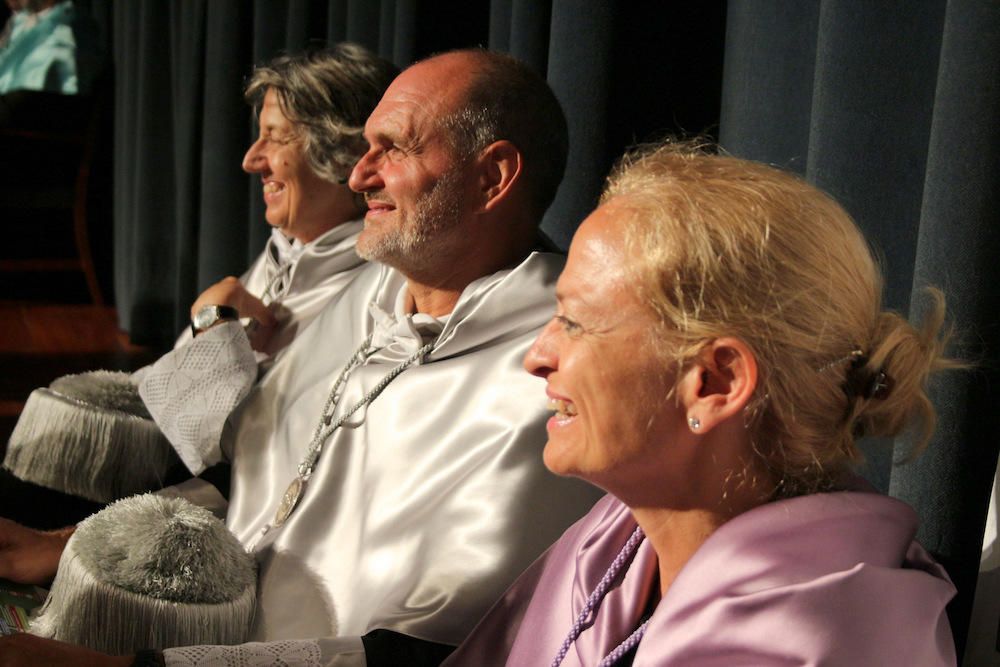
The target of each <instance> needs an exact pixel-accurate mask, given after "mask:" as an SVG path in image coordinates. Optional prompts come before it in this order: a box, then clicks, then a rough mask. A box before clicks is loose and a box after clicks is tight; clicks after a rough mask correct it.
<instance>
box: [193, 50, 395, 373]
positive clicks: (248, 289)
mask: <svg viewBox="0 0 1000 667" xmlns="http://www.w3.org/2000/svg"><path fill="white" fill-rule="evenodd" d="M396 74H397V69H396V68H395V66H393V65H392V64H391V63H389V62H387V61H385V60H382V59H381V58H379V57H377V56H375V55H373V54H371V53H369V52H368V51H367V50H365V49H363V48H362V47H360V46H357V45H354V44H339V45H337V46H334V47H332V48H330V49H325V50H321V51H311V52H305V53H301V54H295V55H283V56H279V57H277V58H275V59H273V60H271V61H270V62H268V63H267V64H265V65H263V66H260V67H257V68H256V69H255V70H254V73H253V76H252V77H251V79H250V82H249V84H248V85H247V88H246V94H245V95H246V99H247V101H248V102H249V103H250V104H252V105H253V107H254V110H255V112H256V113H257V115H258V121H259V122H258V125H259V128H260V134H259V136H258V138H257V140H256V141H254V143H253V144H251V146H250V148H249V149H248V150H247V153H246V155H245V156H244V158H243V169H244V170H245V171H247V172H248V173H251V174H259V175H260V178H261V189H262V194H263V197H264V203H265V205H266V212H265V217H266V219H267V222H268V224H270V225H271V226H272V227H273V230H272V233H271V238H270V240H269V241H268V243H267V247H266V248H265V249H264V252H263V253H262V254H261V255H260V257H258V258H257V260H256V261H255V262H254V263H253V264H252V265H251V267H250V269H249V270H248V271H247V272H246V273H245V274H244V275H243V276H242V277H241V278H239V279H237V278H233V277H230V278H226V279H224V280H222V281H221V282H219V283H217V284H216V285H213V286H212V287H210V288H208V289H207V290H206V291H205V292H203V293H202V294H201V296H199V298H198V299H197V301H196V302H195V304H194V306H192V309H191V313H192V319H193V324H192V331H193V332H194V333H197V332H198V331H200V330H203V329H205V328H207V327H209V326H211V325H212V324H214V323H215V322H216V321H219V320H221V319H226V318H232V317H234V316H235V315H236V314H237V313H238V314H239V315H240V316H243V317H251V318H253V319H254V320H255V322H256V323H257V325H259V329H258V330H257V331H256V335H255V336H254V337H253V339H252V341H253V342H254V347H255V348H256V349H257V350H258V351H259V352H262V353H264V355H266V356H270V355H273V354H274V353H275V352H277V351H278V350H280V349H281V348H283V347H284V346H286V345H287V344H288V343H289V342H291V340H292V338H294V336H295V333H296V332H297V331H299V330H301V329H302V328H303V327H305V325H306V324H308V322H309V321H311V320H312V318H313V317H314V316H315V315H316V314H317V313H318V312H319V310H320V309H321V308H322V306H323V304H325V303H326V302H328V301H329V299H330V298H331V297H332V296H334V295H335V294H338V293H339V292H340V291H341V290H342V289H343V288H344V287H345V286H346V285H347V284H349V283H350V281H351V280H352V279H353V278H354V276H355V275H356V273H357V271H358V270H359V269H360V267H361V266H362V265H363V261H362V260H361V259H360V258H359V257H358V256H357V255H356V254H355V252H354V243H355V240H356V239H357V236H358V234H359V233H360V232H361V228H362V226H363V223H362V220H361V219H362V217H363V215H364V211H365V205H364V201H363V199H362V198H360V197H359V196H358V195H357V194H355V193H353V192H352V191H351V189H350V188H349V187H347V176H348V174H350V171H351V169H352V168H353V166H354V163H355V162H356V161H357V159H358V157H359V156H360V155H361V154H362V153H364V151H365V150H366V148H367V143H366V142H365V141H364V139H363V138H362V136H361V132H362V130H363V128H364V124H365V121H366V120H367V119H368V115H369V114H370V113H371V111H372V109H374V108H375V105H376V104H378V101H379V99H381V97H382V93H383V92H384V91H385V89H386V87H387V86H388V85H389V83H390V82H391V81H392V79H393V78H394V77H395V75H396ZM220 306H221V308H220ZM229 308H234V309H235V310H236V311H237V313H234V312H233V311H232V310H229ZM272 334H273V335H272ZM189 339H190V336H189V335H188V334H182V336H181V338H180V339H179V340H178V345H182V344H183V343H185V342H186V341H187V340H189Z"/></svg>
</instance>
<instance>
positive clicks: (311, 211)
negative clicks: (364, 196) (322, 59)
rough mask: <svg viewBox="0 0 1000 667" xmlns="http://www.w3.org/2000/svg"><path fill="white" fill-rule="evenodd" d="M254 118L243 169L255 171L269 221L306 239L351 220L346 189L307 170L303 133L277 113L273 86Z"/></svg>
mask: <svg viewBox="0 0 1000 667" xmlns="http://www.w3.org/2000/svg"><path fill="white" fill-rule="evenodd" d="M258 121H259V126H260V135H259V136H258V138H257V140H256V141H255V142H254V143H253V144H251V145H250V148H249V149H247V153H246V155H245V156H244V157H243V170H244V171H246V172H247V173H249V174H260V177H261V185H262V190H263V195H264V203H265V205H266V206H267V210H266V212H265V217H266V218H267V222H268V224H270V225H271V226H272V227H275V228H277V229H279V230H281V232H282V233H283V234H284V235H285V236H286V237H289V238H294V239H298V240H299V241H301V242H303V243H308V242H309V241H312V240H313V239H315V238H317V237H318V236H320V235H321V234H323V233H325V232H326V231H327V230H329V229H331V228H333V227H335V226H336V225H338V224H340V223H342V222H345V221H346V220H348V219H350V217H351V216H350V213H351V212H353V211H354V204H353V201H352V198H351V194H350V191H349V190H348V189H347V188H346V187H345V186H343V185H338V184H335V183H331V182H329V181H327V180H325V179H323V178H320V177H319V176H318V175H317V174H316V173H315V172H314V171H313V170H312V168H311V167H310V166H309V161H308V159H307V157H306V153H305V147H304V143H303V139H302V133H301V132H300V131H299V128H298V127H297V126H296V125H295V124H294V123H293V122H292V121H290V120H289V119H288V118H287V117H286V116H285V114H284V113H283V112H282V110H281V105H280V104H279V102H278V96H277V94H276V93H275V92H274V90H271V89H269V90H268V91H267V93H266V94H265V96H264V104H263V106H262V107H261V110H260V117H259V119H258ZM345 216H346V217H345Z"/></svg>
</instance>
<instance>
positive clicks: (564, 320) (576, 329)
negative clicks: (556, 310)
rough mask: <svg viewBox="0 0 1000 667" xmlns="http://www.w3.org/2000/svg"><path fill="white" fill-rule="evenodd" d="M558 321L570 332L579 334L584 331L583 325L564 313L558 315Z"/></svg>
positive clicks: (564, 329)
mask: <svg viewBox="0 0 1000 667" xmlns="http://www.w3.org/2000/svg"><path fill="white" fill-rule="evenodd" d="M556 321H557V322H559V324H561V325H562V328H563V331H565V332H566V333H568V334H578V333H581V332H582V331H583V327H581V326H580V325H579V324H577V323H576V322H574V321H573V320H571V319H569V318H568V317H566V316H564V315H556Z"/></svg>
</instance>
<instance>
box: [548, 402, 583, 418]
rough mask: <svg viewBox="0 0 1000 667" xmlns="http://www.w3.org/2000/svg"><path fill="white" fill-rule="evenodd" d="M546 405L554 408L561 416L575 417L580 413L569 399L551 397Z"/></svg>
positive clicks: (551, 408)
mask: <svg viewBox="0 0 1000 667" xmlns="http://www.w3.org/2000/svg"><path fill="white" fill-rule="evenodd" d="M546 407H547V408H548V409H549V410H552V411H553V412H555V413H556V415H557V416H559V417H565V418H569V417H575V416H576V415H577V414H578V413H577V411H576V406H575V405H573V404H572V403H571V402H569V401H563V400H561V399H558V398H550V399H549V401H548V403H547V404H546Z"/></svg>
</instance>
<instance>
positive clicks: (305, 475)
mask: <svg viewBox="0 0 1000 667" xmlns="http://www.w3.org/2000/svg"><path fill="white" fill-rule="evenodd" d="M370 342H371V336H369V337H368V340H367V341H366V343H365V345H364V346H362V347H361V348H359V349H358V353H362V354H363V356H362V357H361V359H360V360H358V361H357V363H354V364H353V366H352V365H351V364H352V362H354V358H352V359H351V361H349V362H348V366H345V367H344V372H342V373H341V375H340V377H339V378H337V382H336V384H335V385H334V389H333V391H331V392H330V398H329V399H328V400H327V405H326V406H324V408H323V417H322V418H321V419H320V422H319V425H318V426H317V433H316V435H315V436H313V441H312V444H311V445H310V448H309V452H308V453H307V454H306V456H305V458H304V459H302V463H300V464H299V476H301V477H302V479H303V480H307V479H309V477H310V475H312V469H313V466H314V465H316V460H317V459H318V458H319V455H320V454H321V453H322V452H323V443H324V442H326V439H327V438H328V437H329V436H330V434H332V433H333V432H334V431H336V430H337V429H338V428H340V427H341V426H342V425H343V424H344V422H346V421H347V420H348V419H350V418H351V416H352V415H353V414H354V413H355V412H357V411H358V410H360V409H361V408H362V407H364V406H366V405H368V404H369V403H371V402H372V401H374V400H375V399H376V397H378V395H379V394H381V393H382V390H383V389H385V388H386V387H388V386H389V383H390V382H392V381H393V380H395V379H396V377H397V376H398V375H399V374H400V373H402V372H403V371H405V370H406V369H407V368H409V367H410V366H411V365H413V362H415V361H416V360H417V359H422V358H423V357H424V355H426V354H427V353H428V352H430V351H431V348H433V347H434V343H433V342H431V343H427V344H426V345H424V346H423V347H421V348H420V349H419V350H417V351H416V352H414V353H413V354H412V355H410V356H409V357H408V358H407V359H405V360H404V361H402V362H401V363H400V364H398V365H397V366H396V367H395V368H393V369H392V370H391V371H389V372H388V373H386V375H385V377H383V378H382V379H381V380H379V383H378V384H377V385H375V386H374V387H372V388H371V389H370V390H369V391H368V392H367V393H366V394H365V395H364V396H362V397H361V399H360V400H358V402H357V403H355V404H354V405H352V406H351V407H350V408H348V409H347V410H345V411H344V414H343V415H341V416H340V419H338V420H337V421H335V422H333V423H332V424H329V425H328V426H325V427H324V424H326V423H327V422H328V419H329V417H330V416H332V415H333V411H334V410H336V399H337V398H339V396H338V394H337V388H338V387H339V386H340V384H342V383H343V381H344V379H345V378H346V377H347V372H349V371H350V370H352V369H353V368H354V367H356V366H358V365H359V364H360V363H361V361H363V359H364V358H366V357H367V356H368V355H367V354H364V353H365V352H366V349H367V345H368V343H370ZM358 353H355V356H357V355H358ZM331 406H332V407H331ZM328 409H329V411H328Z"/></svg>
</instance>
